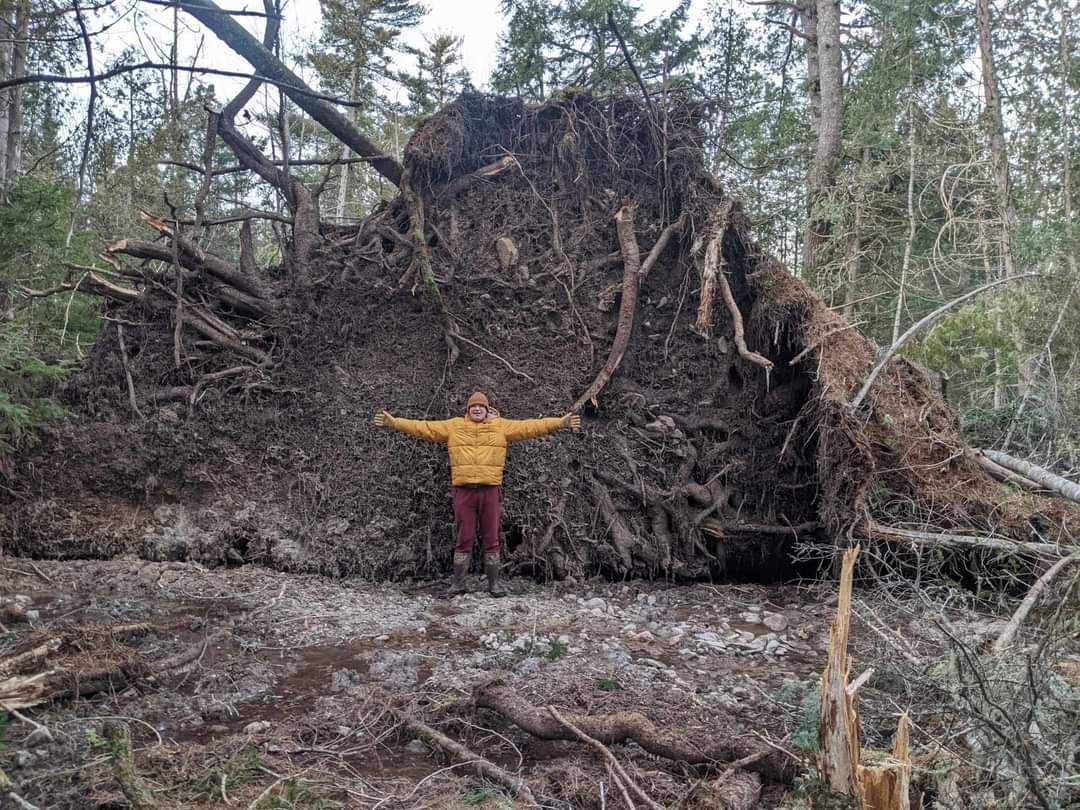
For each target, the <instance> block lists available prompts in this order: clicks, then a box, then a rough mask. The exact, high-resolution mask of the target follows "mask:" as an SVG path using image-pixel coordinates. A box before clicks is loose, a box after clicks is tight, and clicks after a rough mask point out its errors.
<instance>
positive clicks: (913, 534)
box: [867, 522, 1070, 559]
mask: <svg viewBox="0 0 1080 810" xmlns="http://www.w3.org/2000/svg"><path fill="white" fill-rule="evenodd" d="M868 528H869V531H868V532H867V534H869V535H875V534H879V535H882V536H884V537H886V538H889V537H891V538H894V539H899V540H906V541H907V542H909V543H915V544H916V545H923V546H938V547H941V548H978V549H984V550H987V551H1002V552H1005V553H1007V554H1021V555H1026V556H1029V557H1051V558H1053V559H1057V558H1058V557H1061V556H1063V555H1065V554H1067V553H1069V551H1070V549H1069V547H1068V546H1059V545H1055V544H1054V543H1032V542H1024V541H1021V540H1011V539H1009V538H1008V537H999V536H997V535H988V536H986V537H975V536H973V535H968V534H948V533H945V532H923V531H917V530H915V529H901V528H898V527H895V526H883V525H882V524H880V523H876V522H871V523H870V524H869V527H868ZM870 539H875V538H873V537H871V538H870Z"/></svg>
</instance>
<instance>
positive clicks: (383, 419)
mask: <svg viewBox="0 0 1080 810" xmlns="http://www.w3.org/2000/svg"><path fill="white" fill-rule="evenodd" d="M393 418H394V417H393V416H392V415H391V414H390V411H379V412H378V413H377V414H375V418H373V419H372V420H371V424H373V425H375V427H390V420H391V419H393Z"/></svg>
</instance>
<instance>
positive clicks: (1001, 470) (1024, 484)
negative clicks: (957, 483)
mask: <svg viewBox="0 0 1080 810" xmlns="http://www.w3.org/2000/svg"><path fill="white" fill-rule="evenodd" d="M966 455H967V456H968V458H970V459H972V460H973V461H974V462H975V463H976V464H978V465H979V466H980V467H982V468H983V469H984V470H986V471H987V472H988V473H990V475H991V477H992V478H994V479H995V480H997V481H1000V482H1001V483H1003V484H1014V485H1015V486H1018V487H1020V488H1021V489H1024V490H1027V491H1028V492H1039V493H1042V494H1044V495H1052V494H1054V493H1052V492H1050V491H1049V490H1046V489H1044V488H1043V487H1041V486H1040V485H1039V484H1037V483H1035V482H1034V481H1032V480H1031V479H1030V478H1025V477H1024V476H1022V475H1020V474H1019V473H1015V472H1013V471H1012V470H1009V469H1006V468H1005V467H1002V466H1001V465H1000V464H998V463H997V462H996V461H991V460H990V459H989V458H987V457H986V455H985V454H984V453H983V452H982V451H981V450H970V451H968V453H967V454H966Z"/></svg>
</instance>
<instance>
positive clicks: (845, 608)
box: [818, 546, 911, 810]
mask: <svg viewBox="0 0 1080 810" xmlns="http://www.w3.org/2000/svg"><path fill="white" fill-rule="evenodd" d="M858 556H859V547H858V546H855V547H854V548H851V549H848V551H847V552H846V553H845V554H844V562H843V568H842V571H841V574H840V594H839V599H838V602H837V606H836V619H835V620H833V626H832V633H831V641H830V644H829V660H828V662H827V663H826V664H825V670H824V671H823V672H822V673H821V727H820V729H819V730H818V745H819V750H818V768H819V770H820V772H821V778H822V781H824V782H825V783H826V784H827V785H828V786H829V788H830V789H832V790H833V791H835V792H837V793H841V794H843V795H845V796H850V797H852V799H853V800H854V803H855V807H856V810H910V807H911V803H910V798H909V785H910V782H911V751H910V733H909V728H910V724H909V722H908V718H907V715H906V714H905V715H902V716H901V717H900V722H899V726H898V728H897V730H896V741H895V743H894V745H893V751H892V753H891V754H880V753H874V752H863V751H862V748H861V745H860V742H859V705H858V694H859V688H860V686H861V685H862V681H863V680H864V679H863V678H859V679H858V680H857V681H856V682H855V683H853V684H851V685H850V686H849V685H848V678H849V676H850V674H851V658H850V657H849V656H848V650H847V645H848V633H849V630H850V626H851V580H852V576H853V573H854V569H855V560H856V558H857V557H858ZM864 753H865V754H866V755H867V756H868V758H870V759H871V760H872V761H873V763H874V764H868V765H863V764H861V760H862V759H863V755H864Z"/></svg>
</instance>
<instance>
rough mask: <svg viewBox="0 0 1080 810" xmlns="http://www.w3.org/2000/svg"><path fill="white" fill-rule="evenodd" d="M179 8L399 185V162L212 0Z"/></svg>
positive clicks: (183, 2) (185, 1)
mask: <svg viewBox="0 0 1080 810" xmlns="http://www.w3.org/2000/svg"><path fill="white" fill-rule="evenodd" d="M180 8H181V9H183V10H184V11H186V12H187V13H188V14H190V15H191V16H193V17H195V18H196V19H197V20H199V22H201V23H202V24H203V25H205V26H206V27H207V28H209V29H210V30H211V31H213V32H214V33H215V34H216V35H217V36H218V37H219V38H220V39H221V40H222V41H223V42H224V43H225V44H226V45H228V46H229V47H230V48H232V49H233V50H234V51H236V52H237V53H238V54H240V55H241V56H242V57H244V58H245V59H246V60H247V61H248V62H250V63H251V65H252V67H254V68H255V69H256V70H257V71H258V72H259V73H260V74H262V75H264V76H267V77H269V78H271V79H273V80H274V81H276V82H279V83H280V86H281V87H282V89H283V90H284V92H285V94H286V95H287V96H288V97H289V98H290V99H291V100H292V102H293V103H294V104H296V106H298V107H299V108H300V109H302V110H303V111H304V112H306V113H307V114H308V115H310V116H311V117H312V118H314V119H315V120H316V121H318V122H319V123H320V124H322V125H323V126H324V127H326V128H327V130H329V131H330V133H331V134H332V135H334V136H335V137H336V138H338V139H339V140H341V141H342V142H344V143H346V144H348V146H349V147H350V148H351V149H352V150H353V151H354V152H356V153H357V154H358V155H360V156H362V157H371V158H372V161H371V165H372V166H373V167H374V168H375V170H376V171H377V172H379V174H381V175H382V176H383V177H385V178H387V179H388V180H389V181H390V182H392V183H393V184H394V185H398V183H399V182H400V181H401V164H400V163H398V162H397V161H396V160H394V158H392V157H389V156H387V155H384V154H383V150H382V149H380V148H379V147H378V146H377V145H376V144H375V143H373V142H372V141H371V140H369V139H368V138H367V136H365V135H364V134H363V133H362V132H360V130H358V129H357V128H356V127H355V126H353V124H352V123H351V122H350V121H349V119H348V118H346V117H345V116H344V115H342V114H341V113H340V112H338V111H337V110H336V109H334V108H333V107H331V106H330V105H329V104H328V103H327V102H325V101H323V100H321V99H319V98H316V97H315V95H314V91H312V90H311V89H310V88H309V87H308V86H307V84H306V83H305V82H304V80H303V79H301V78H300V77H299V76H297V75H296V74H295V73H293V72H292V71H291V70H289V68H288V67H286V66H285V65H284V64H283V63H282V62H281V60H279V59H278V58H277V57H276V56H274V55H273V54H272V53H270V51H269V50H267V49H266V48H264V47H263V46H262V45H261V44H260V43H259V41H258V40H257V39H255V37H253V36H251V34H249V33H248V32H247V31H246V30H245V29H244V28H243V26H241V25H240V24H239V23H237V22H236V20H234V19H233V18H232V17H230V16H229V15H228V14H223V13H222V11H221V9H220V8H219V7H218V6H217V5H216V4H215V3H214V2H212V0H180Z"/></svg>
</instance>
